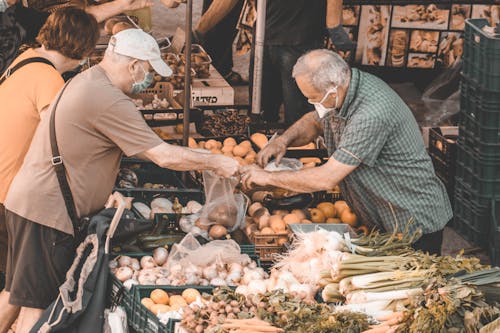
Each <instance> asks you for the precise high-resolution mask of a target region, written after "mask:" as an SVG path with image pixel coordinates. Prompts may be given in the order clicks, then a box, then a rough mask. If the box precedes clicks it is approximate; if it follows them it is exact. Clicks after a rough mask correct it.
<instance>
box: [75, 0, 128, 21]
mask: <svg viewBox="0 0 500 333" xmlns="http://www.w3.org/2000/svg"><path fill="white" fill-rule="evenodd" d="M124 10H126V5H125V2H124V1H122V0H114V1H111V2H106V3H103V4H102V5H95V6H88V7H87V8H85V11H86V12H87V13H89V14H91V15H93V16H94V17H95V18H96V20H97V22H99V23H100V22H103V21H104V20H107V19H108V18H110V17H113V16H116V15H118V14H121V13H123V11H124Z"/></svg>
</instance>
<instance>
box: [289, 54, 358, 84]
mask: <svg viewBox="0 0 500 333" xmlns="http://www.w3.org/2000/svg"><path fill="white" fill-rule="evenodd" d="M302 75H305V77H306V78H307V79H308V80H309V82H310V83H311V85H312V86H313V87H314V88H315V89H317V90H318V91H327V90H328V89H330V88H331V87H332V86H346V85H347V84H348V82H349V80H350V77H351V69H350V68H349V65H348V64H347V63H346V62H345V61H344V59H342V57H341V56H340V55H338V54H337V53H335V52H333V51H330V50H327V49H318V50H312V51H309V52H307V53H306V54H304V55H303V56H301V57H300V58H299V60H297V63H296V64H295V66H294V67H293V72H292V76H293V77H294V78H295V79H296V78H297V77H298V76H302Z"/></svg>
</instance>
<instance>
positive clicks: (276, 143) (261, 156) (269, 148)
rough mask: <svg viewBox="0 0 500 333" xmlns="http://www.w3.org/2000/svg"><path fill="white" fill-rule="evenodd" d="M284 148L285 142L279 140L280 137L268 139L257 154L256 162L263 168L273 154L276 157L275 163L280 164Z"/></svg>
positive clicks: (284, 151)
mask: <svg viewBox="0 0 500 333" xmlns="http://www.w3.org/2000/svg"><path fill="white" fill-rule="evenodd" d="M286 148H287V147H286V144H285V143H284V142H283V141H282V140H280V138H276V139H274V140H272V141H270V142H269V143H268V144H267V145H266V146H265V147H264V148H262V150H261V151H260V152H259V153H258V154H257V163H258V164H259V165H260V166H261V167H263V168H264V167H265V166H266V165H267V163H268V162H269V160H270V159H271V158H272V157H273V156H274V157H275V158H276V162H275V163H276V165H278V164H280V162H281V159H282V158H283V156H285V153H286Z"/></svg>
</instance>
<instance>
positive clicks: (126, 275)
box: [115, 267, 134, 282]
mask: <svg viewBox="0 0 500 333" xmlns="http://www.w3.org/2000/svg"><path fill="white" fill-rule="evenodd" d="M133 274H134V271H133V270H132V268H130V267H120V268H118V270H117V271H116V274H115V276H116V278H117V279H118V280H120V281H121V282H124V281H127V280H128V279H130V278H131V277H132V275H133Z"/></svg>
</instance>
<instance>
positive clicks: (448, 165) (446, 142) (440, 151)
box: [429, 127, 457, 197]
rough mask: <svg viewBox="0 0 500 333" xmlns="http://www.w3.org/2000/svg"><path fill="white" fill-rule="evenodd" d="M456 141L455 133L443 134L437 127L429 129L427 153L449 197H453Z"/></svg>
mask: <svg viewBox="0 0 500 333" xmlns="http://www.w3.org/2000/svg"><path fill="white" fill-rule="evenodd" d="M456 143H457V135H443V134H442V133H441V130H440V129H439V127H438V128H431V129H429V155H430V156H431V160H432V164H433V165H434V171H435V173H436V175H437V176H438V177H439V179H441V181H442V182H443V183H444V185H445V186H446V189H447V191H448V195H449V196H450V197H453V191H454V186H455V165H456V158H457V144H456ZM450 194H451V195H450Z"/></svg>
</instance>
